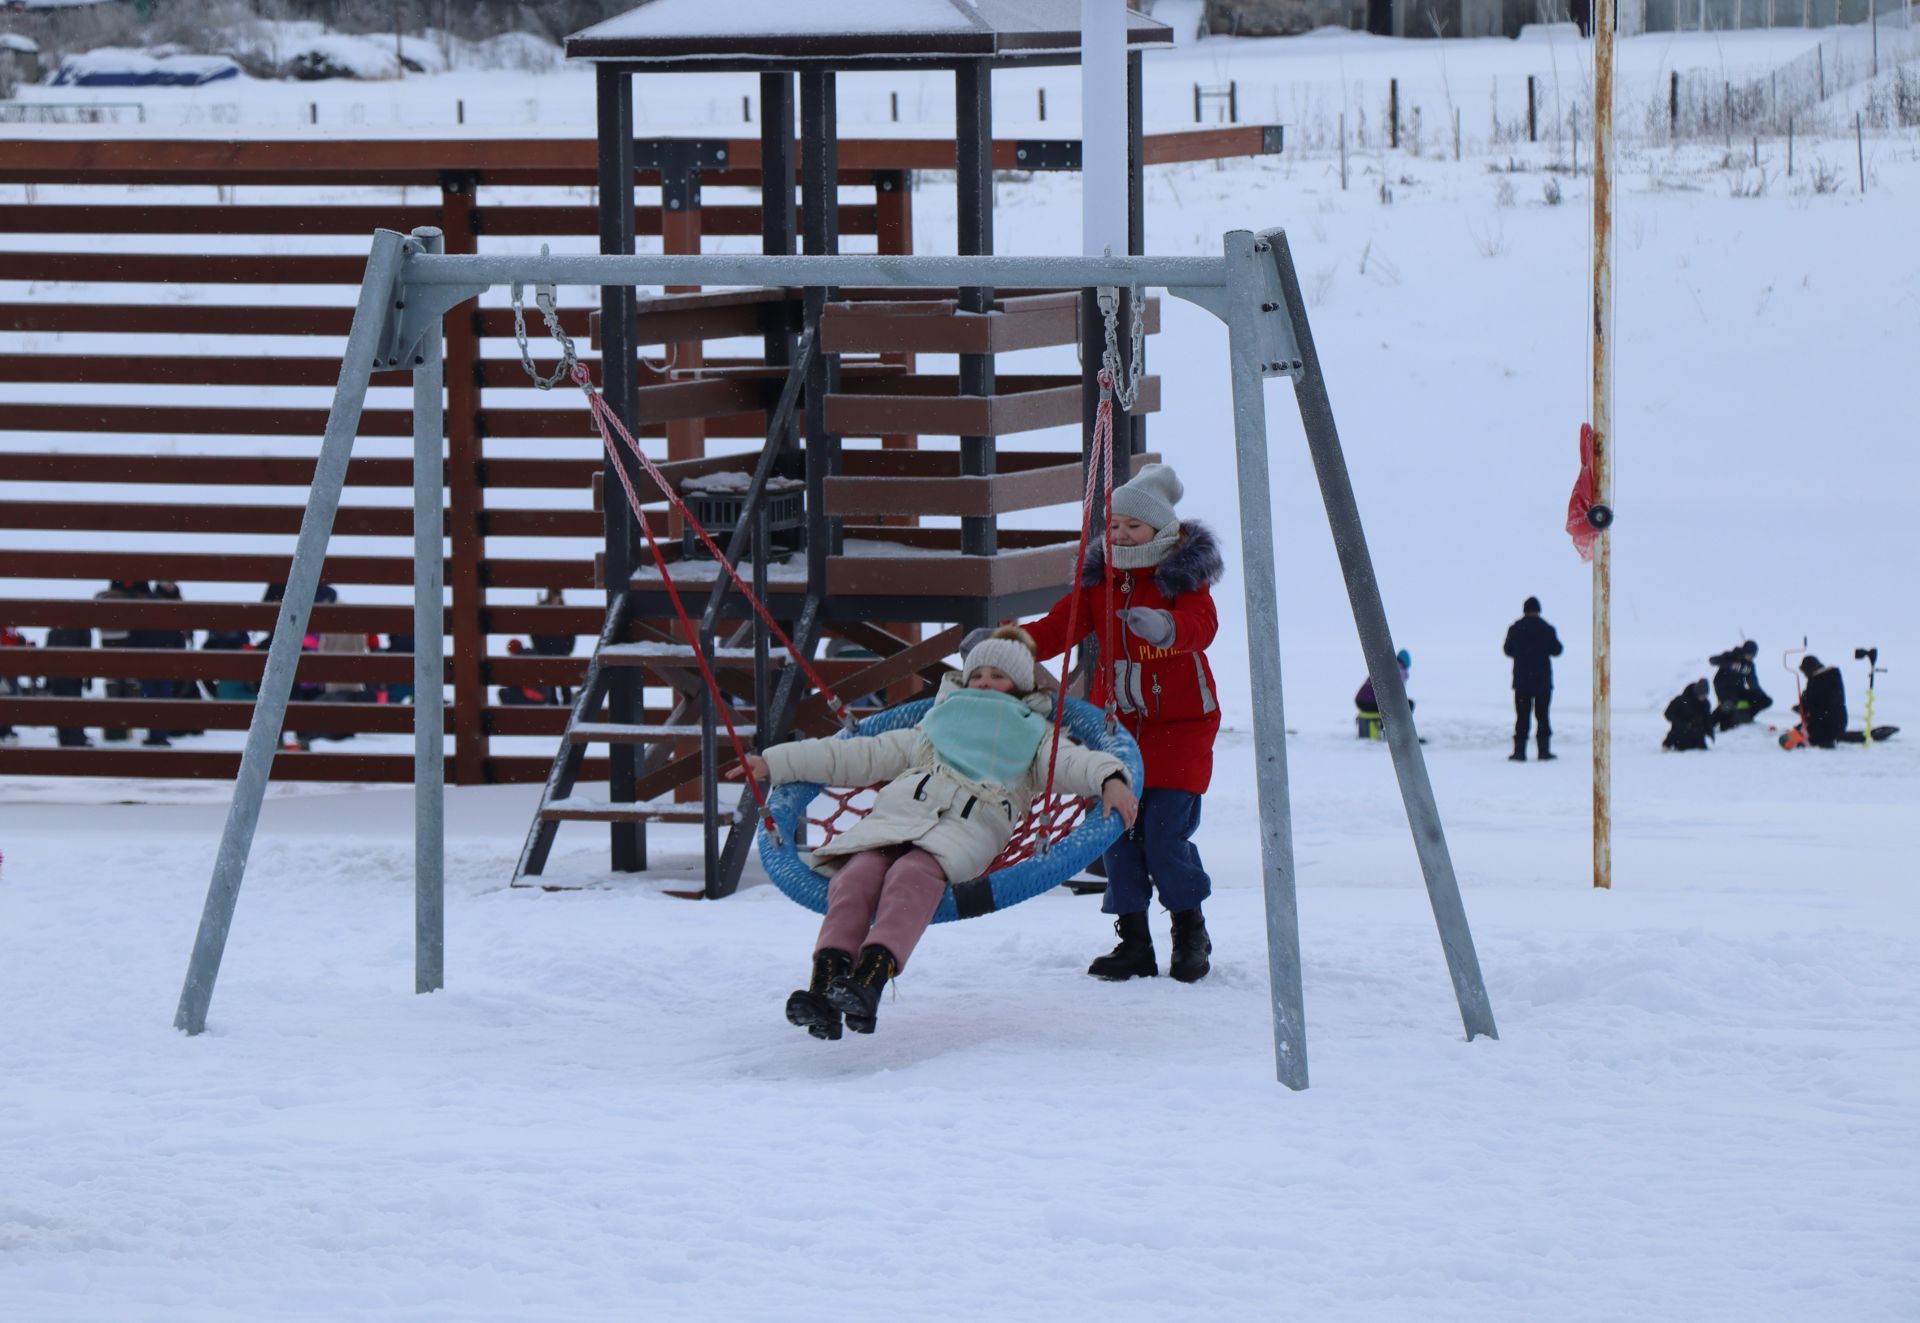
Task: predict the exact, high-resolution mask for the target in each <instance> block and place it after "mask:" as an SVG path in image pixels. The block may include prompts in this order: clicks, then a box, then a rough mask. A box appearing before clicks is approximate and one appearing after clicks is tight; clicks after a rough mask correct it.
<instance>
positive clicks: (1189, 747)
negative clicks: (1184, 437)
mask: <svg viewBox="0 0 1920 1323" xmlns="http://www.w3.org/2000/svg"><path fill="white" fill-rule="evenodd" d="M1184 494H1185V491H1184V488H1183V487H1182V486H1181V483H1180V478H1179V476H1178V475H1177V474H1175V473H1174V471H1173V470H1172V469H1170V468H1168V467H1167V466H1166V465H1165V464H1148V465H1146V466H1145V467H1144V468H1142V469H1141V470H1140V472H1139V473H1138V474H1136V475H1134V479H1133V481H1131V482H1129V483H1127V484H1126V485H1125V486H1123V487H1117V488H1115V489H1114V493H1113V522H1112V525H1111V527H1110V528H1109V530H1108V532H1109V535H1110V536H1111V538H1112V540H1113V559H1114V564H1113V566H1112V567H1111V568H1109V567H1108V566H1107V565H1106V563H1105V554H1104V551H1103V549H1102V548H1101V547H1100V546H1099V545H1097V544H1096V545H1095V546H1093V547H1089V548H1088V553H1087V564H1086V569H1085V571H1084V573H1083V574H1082V575H1081V577H1080V585H1079V587H1078V588H1077V589H1076V590H1075V591H1074V592H1072V593H1069V594H1068V595H1067V596H1066V597H1063V598H1061V599H1060V601H1059V602H1057V603H1055V604H1054V607H1053V609H1052V610H1051V611H1049V612H1047V614H1046V616H1045V617H1044V618H1043V619H1041V620H1037V621H1035V622H1033V623H1032V624H1030V625H1028V626H1027V629H1028V631H1029V632H1030V633H1031V634H1032V635H1033V640H1034V642H1035V643H1036V644H1037V645H1038V646H1039V649H1040V659H1041V660H1042V661H1045V660H1046V659H1047V658H1049V657H1057V656H1060V655H1062V654H1064V653H1065V652H1066V651H1067V650H1068V649H1069V648H1071V647H1073V646H1074V645H1075V644H1077V643H1078V642H1080V639H1078V638H1069V637H1068V635H1067V629H1068V624H1067V620H1068V617H1069V616H1074V617H1075V618H1076V619H1077V620H1078V621H1079V628H1080V630H1081V631H1083V632H1084V633H1091V634H1093V635H1095V636H1096V637H1097V636H1099V635H1101V634H1102V633H1103V631H1102V630H1101V628H1100V612H1102V611H1104V610H1105V609H1106V603H1107V583H1108V580H1109V578H1111V580H1112V585H1113V601H1114V603H1115V606H1116V613H1117V614H1118V616H1119V620H1118V621H1117V622H1116V623H1117V626H1118V627H1117V628H1116V629H1113V630H1111V631H1104V632H1107V633H1111V634H1112V636H1113V639H1114V652H1115V656H1114V657H1113V659H1112V660H1111V662H1110V663H1109V661H1108V659H1106V658H1102V659H1101V663H1102V664H1101V666H1100V668H1099V670H1098V672H1097V673H1096V674H1095V675H1094V677H1093V683H1092V690H1091V692H1090V693H1089V694H1088V699H1089V701H1090V702H1092V703H1094V704H1095V705H1096V706H1099V705H1104V704H1106V703H1107V702H1108V700H1109V699H1111V700H1112V701H1113V702H1114V705H1115V707H1116V708H1117V709H1118V714H1119V719H1120V724H1121V725H1123V726H1125V727H1126V728H1127V731H1128V733H1129V734H1131V735H1132V736H1133V737H1134V739H1135V740H1137V741H1138V742H1139V744H1140V759H1141V762H1142V763H1143V764H1145V769H1146V788H1145V789H1144V790H1143V791H1142V792H1141V795H1140V824H1139V826H1138V827H1136V828H1134V829H1133V830H1132V831H1129V832H1128V833H1127V834H1126V835H1125V836H1122V837H1121V838H1120V839H1119V840H1118V841H1117V842H1115V843H1114V845H1113V848H1112V849H1110V850H1108V851H1107V853H1106V867H1107V891H1106V897H1105V899H1104V900H1103V901H1102V902H1101V905H1100V908H1101V909H1102V910H1103V911H1104V912H1105V913H1107V914H1110V915H1112V916H1114V931H1115V932H1116V933H1117V934H1118V935H1119V938H1120V943H1119V945H1118V946H1116V947H1114V948H1113V950H1112V951H1110V952H1109V953H1108V954H1106V955H1104V956H1101V957H1099V958H1098V959H1096V960H1095V961H1094V962H1093V963H1092V964H1090V965H1088V966H1087V973H1089V974H1091V975H1093V976H1094V977H1095V978H1102V979H1107V980H1110V981H1115V982H1117V981H1119V980H1122V979H1130V978H1151V977H1153V976H1155V975H1157V974H1158V973H1159V972H1160V968H1159V964H1158V962H1157V961H1156V960H1155V958H1154V953H1153V933H1152V931H1151V929H1150V928H1149V926H1148V923H1147V906H1148V905H1149V904H1150V903H1151V902H1152V900H1153V892H1154V888H1155V887H1158V888H1159V891H1160V903H1161V904H1162V905H1164V906H1165V907H1166V908H1167V909H1168V910H1169V911H1171V913H1172V916H1173V955H1172V959H1171V960H1170V961H1169V963H1168V972H1169V973H1170V974H1172V975H1173V977H1174V978H1176V979H1178V980H1179V981H1181V982H1182V983H1192V982H1195V981H1197V980H1199V979H1202V978H1205V977H1206V974H1207V971H1208V969H1209V968H1211V966H1210V964H1209V963H1208V957H1209V956H1210V955H1212V954H1213V941H1212V939H1211V938H1210V937H1209V936H1208V934H1207V923H1206V918H1205V916H1204V915H1203V914H1202V913H1201V902H1203V901H1205V900H1206V898H1207V897H1208V896H1209V895H1210V894H1212V891H1213V881H1212V879H1211V878H1209V877H1208V876H1207V870H1206V867H1205V865H1203V864H1202V863H1201V861H1200V851H1199V850H1198V849H1197V848H1196V847H1195V846H1194V844H1193V833H1194V831H1195V830H1196V829H1198V827H1199V826H1200V799H1201V796H1203V795H1204V794H1206V792H1207V787H1208V785H1209V784H1211V782H1212V780H1213V742H1214V738H1215V737H1216V736H1218V735H1219V733H1220V702H1219V699H1218V698H1217V697H1216V695H1217V693H1218V692H1219V691H1218V690H1217V689H1216V688H1215V686H1214V682H1213V671H1212V669H1211V668H1210V667H1209V666H1208V665H1207V645H1208V644H1210V643H1212V642H1213V636H1214V633H1215V631H1216V630H1217V628H1218V625H1219V622H1218V618H1217V617H1216V616H1215V614H1214V609H1213V594H1212V591H1211V587H1212V585H1213V584H1215V583H1217V582H1219V580H1220V576H1221V573H1222V572H1223V569H1224V566H1223V564H1222V562H1221V559H1220V545H1219V543H1218V542H1216V541H1215V540H1214V536H1213V534H1212V532H1211V531H1209V530H1208V529H1207V527H1206V525H1204V524H1201V523H1199V522H1197V521H1195V520H1186V521H1182V520H1181V518H1180V516H1179V515H1178V514H1177V513H1176V512H1175V510H1174V506H1175V505H1176V504H1177V503H1178V502H1179V500H1180V498H1181V496H1182V495H1184ZM1076 600H1077V602H1078V605H1075V602H1076Z"/></svg>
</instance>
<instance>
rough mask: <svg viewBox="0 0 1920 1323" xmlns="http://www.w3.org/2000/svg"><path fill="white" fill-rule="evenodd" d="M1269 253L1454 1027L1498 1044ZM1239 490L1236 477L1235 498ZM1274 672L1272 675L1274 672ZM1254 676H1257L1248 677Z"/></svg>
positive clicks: (1388, 646)
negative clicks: (1441, 955) (1442, 958)
mask: <svg viewBox="0 0 1920 1323" xmlns="http://www.w3.org/2000/svg"><path fill="white" fill-rule="evenodd" d="M1269 247H1270V251H1269V253H1268V254H1267V255H1266V256H1265V259H1264V260H1268V261H1271V262H1272V263H1273V264H1274V266H1275V267H1276V268H1277V270H1278V273H1279V284H1280V292H1281V299H1280V301H1281V303H1283V304H1284V305H1285V309H1286V315H1287V317H1288V319H1289V320H1290V321H1291V323H1292V326H1293V339H1294V351H1295V354H1296V355H1297V360H1298V362H1299V365H1300V366H1299V369H1298V371H1296V372H1295V373H1294V397H1295V399H1297V400H1298V401H1299V405H1300V421H1301V424H1302V425H1303V426H1304V427H1305V429H1306V433H1307V449H1308V451H1309V452H1310V453H1311V455H1312V456H1313V471H1314V474H1315V476H1316V477H1317V478H1318V479H1319V483H1320V500H1321V503H1322V504H1323V505H1324V506H1325V507H1326V511H1327V523H1328V524H1329V525H1330V526H1331V527H1332V529H1333V545H1334V550H1335V551H1336V552H1338V554H1339V557H1340V573H1341V576H1342V577H1343V578H1344V579H1345V580H1346V584H1347V598H1348V601H1349V602H1350V603H1351V604H1352V607H1353V623H1354V627H1355V629H1356V630H1357V631H1358V632H1359V635H1360V650H1361V652H1362V653H1363V654H1364V655H1365V657H1366V661H1367V674H1368V675H1369V676H1371V677H1372V679H1373V692H1374V695H1375V697H1377V698H1378V699H1379V706H1378V709H1377V710H1378V711H1379V713H1380V716H1381V726H1382V728H1383V729H1384V732H1385V734H1386V737H1387V744H1388V747H1389V748H1390V749H1391V750H1392V752H1393V772H1394V776H1395V777H1396V778H1398V780H1399V782H1400V798H1401V800H1402V802H1403V803H1404V804H1405V805H1406V810H1407V825H1408V826H1409V827H1410V828H1412V830H1413V848H1414V851H1415V853H1416V854H1418V855H1419V857H1420V871H1421V873H1422V875H1423V876H1424V877H1425V879H1426V884H1427V898H1428V900H1429V901H1430V902H1431V904H1432V906H1433V921H1434V924H1435V926H1436V927H1438V928H1439V930H1440V947H1441V950H1442V951H1444V952H1445V954H1446V957H1447V973H1448V975H1449V976H1450V977H1451V978H1452V980H1453V995H1454V1000H1455V1001H1457V1002H1458V1003H1459V1005H1460V1020H1461V1023H1462V1024H1463V1025H1464V1026H1465V1028H1466V1031H1467V1038H1468V1041H1472V1040H1473V1039H1474V1038H1476V1037H1479V1036H1480V1035H1483V1034H1484V1035H1485V1036H1486V1037H1488V1038H1498V1037H1499V1036H1500V1034H1499V1032H1498V1031H1497V1030H1496V1029H1495V1028H1494V1024H1493V1008H1492V1007H1491V1006H1490V1005H1489V1004H1488V1003H1487V988H1486V984H1485V983H1484V982H1483V981H1482V979H1481V977H1480V957H1479V956H1478V955H1477V954H1476V953H1475V951H1474V946H1473V933H1472V931H1471V929H1469V928H1468V926H1467V911H1466V906H1465V905H1464V904H1463V903H1462V901H1461V899H1460V884H1459V882H1458V880H1457V879H1456V878H1455V877H1454V873H1453V856H1452V855H1451V854H1450V853H1449V852H1448V850H1447V834H1446V831H1445V829H1444V828H1443V827H1442V826H1441V825H1440V808H1439V805H1438V804H1436V803H1435V802H1434V798H1433V783H1432V782H1431V781H1429V780H1428V779H1427V762H1426V757H1425V755H1424V754H1422V753H1421V752H1420V739H1419V734H1418V732H1417V731H1415V730H1414V726H1413V709H1412V708H1411V707H1409V706H1408V705H1407V687H1406V684H1405V683H1404V682H1403V681H1402V680H1401V678H1400V664H1399V662H1398V661H1397V660H1396V659H1395V656H1394V647H1393V635H1392V633H1391V632H1390V631H1389V630H1388V628H1387V611H1386V607H1385V606H1384V605H1383V604H1382V603H1381V600H1380V583H1379V580H1378V579H1376V578H1375V577H1374V572H1373V557H1372V555H1371V554H1370V553H1369V552H1368V551H1367V535H1366V530H1365V529H1363V528H1362V527H1361V525H1360V507H1359V505H1358V503H1357V502H1356V501H1355V500H1354V496H1353V482H1352V480H1351V479H1350V478H1349V477H1348V474H1347V461H1346V456H1345V455H1344V454H1342V453H1341V449H1340V434H1339V432H1338V431H1336V430H1335V428H1334V424H1333V405H1332V403H1331V402H1330V401H1329V400H1328V398H1327V383H1326V378H1324V377H1323V376H1321V374H1320V358H1319V355H1318V354H1317V353H1316V352H1315V350H1314V347H1313V332H1312V329H1311V328H1310V327H1309V326H1308V325H1307V310H1306V301H1305V300H1304V299H1302V298H1301V296H1300V279H1299V276H1298V275H1296V274H1295V272H1294V269H1293V254H1292V252H1291V250H1290V249H1289V248H1288V246H1287V240H1286V236H1285V235H1284V234H1282V233H1280V232H1278V231H1275V232H1272V234H1271V243H1270V245H1269ZM1236 380H1237V378H1236ZM1263 476H1264V474H1263ZM1245 486H1246V479H1245V475H1244V474H1243V475H1242V479H1241V487H1242V491H1243V493H1244V490H1245ZM1261 490H1262V491H1265V488H1264V487H1263V488H1262V489H1261ZM1244 499H1245V497H1244V494H1243V496H1242V500H1243V501H1244ZM1261 527H1262V528H1265V527H1266V525H1261ZM1249 591H1251V587H1249ZM1275 671H1276V673H1277V671H1278V668H1277V667H1276V668H1275ZM1254 674H1256V675H1259V674H1263V672H1261V671H1258V670H1256V671H1255V672H1254Z"/></svg>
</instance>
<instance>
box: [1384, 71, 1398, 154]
mask: <svg viewBox="0 0 1920 1323" xmlns="http://www.w3.org/2000/svg"><path fill="white" fill-rule="evenodd" d="M1387 146H1389V147H1392V148H1394V149H1395V150H1396V151H1397V150H1398V149H1399V147H1400V80H1399V79H1398V78H1389V79H1387Z"/></svg>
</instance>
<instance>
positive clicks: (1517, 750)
mask: <svg viewBox="0 0 1920 1323" xmlns="http://www.w3.org/2000/svg"><path fill="white" fill-rule="evenodd" d="M1526 760H1527V741H1526V737H1525V736H1521V737H1520V738H1518V739H1516V740H1514V742H1513V752H1512V753H1510V754H1508V755H1507V761H1508V762H1510V763H1524V762H1525V761H1526Z"/></svg>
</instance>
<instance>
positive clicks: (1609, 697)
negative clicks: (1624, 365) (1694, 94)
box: [1575, 5, 1614, 887]
mask: <svg viewBox="0 0 1920 1323" xmlns="http://www.w3.org/2000/svg"><path fill="white" fill-rule="evenodd" d="M1594 18H1595V21H1594V25H1593V308H1592V326H1593V500H1594V504H1596V505H1604V506H1606V507H1608V508H1609V509H1611V508H1612V506H1613V165H1614V159H1613V43H1614V22H1613V13H1612V9H1611V6H1610V5H1603V6H1601V7H1600V9H1599V12H1598V13H1596V14H1595V16H1594ZM1578 141H1579V139H1578V137H1577V136H1576V138H1575V142H1578ZM1593 885H1594V886H1596V887H1611V886H1612V885H1613V529H1612V528H1611V527H1610V526H1609V527H1607V528H1602V529H1600V530H1599V532H1598V535H1597V536H1596V537H1595V538H1594V543H1593Z"/></svg>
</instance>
